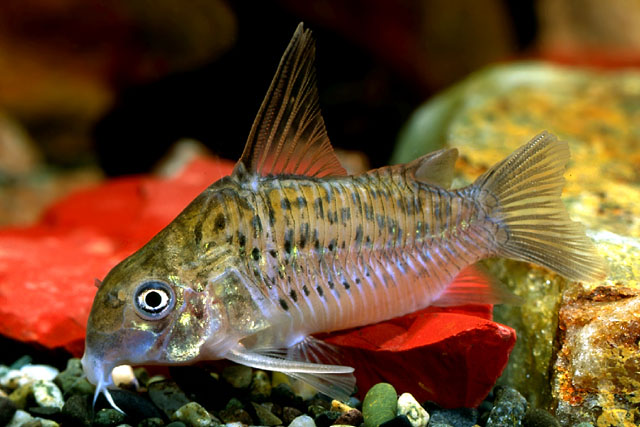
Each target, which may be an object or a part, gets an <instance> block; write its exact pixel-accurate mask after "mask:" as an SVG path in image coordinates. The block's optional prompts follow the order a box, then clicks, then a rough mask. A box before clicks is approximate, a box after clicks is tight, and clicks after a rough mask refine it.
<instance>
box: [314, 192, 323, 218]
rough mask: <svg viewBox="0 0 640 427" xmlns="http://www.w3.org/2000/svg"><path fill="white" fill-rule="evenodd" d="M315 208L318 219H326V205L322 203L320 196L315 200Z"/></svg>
mask: <svg viewBox="0 0 640 427" xmlns="http://www.w3.org/2000/svg"><path fill="white" fill-rule="evenodd" d="M313 210H314V212H315V214H316V219H324V206H323V204H322V198H320V197H318V198H317V199H315V200H314V201H313Z"/></svg>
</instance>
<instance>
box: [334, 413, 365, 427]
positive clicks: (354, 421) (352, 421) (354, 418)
mask: <svg viewBox="0 0 640 427" xmlns="http://www.w3.org/2000/svg"><path fill="white" fill-rule="evenodd" d="M363 421H364V419H363V418H362V412H360V411H358V410H357V409H352V410H350V411H347V412H344V413H342V414H340V416H339V417H338V419H337V420H336V421H335V423H334V424H342V425H350V426H359V425H360V424H362V422H363Z"/></svg>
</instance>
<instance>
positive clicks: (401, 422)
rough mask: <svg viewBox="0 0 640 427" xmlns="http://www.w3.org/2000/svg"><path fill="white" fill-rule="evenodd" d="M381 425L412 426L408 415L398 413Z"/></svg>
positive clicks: (387, 426) (384, 426)
mask: <svg viewBox="0 0 640 427" xmlns="http://www.w3.org/2000/svg"><path fill="white" fill-rule="evenodd" d="M380 427H412V426H411V422H410V421H409V418H408V417H407V416H406V415H398V416H397V417H395V418H392V419H390V420H389V421H387V422H384V423H382V424H380Z"/></svg>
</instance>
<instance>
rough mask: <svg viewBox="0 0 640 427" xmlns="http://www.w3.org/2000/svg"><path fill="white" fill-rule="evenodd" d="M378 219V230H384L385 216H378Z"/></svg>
mask: <svg viewBox="0 0 640 427" xmlns="http://www.w3.org/2000/svg"><path fill="white" fill-rule="evenodd" d="M376 219H377V220H378V228H379V229H383V228H384V216H383V215H380V214H378V215H376Z"/></svg>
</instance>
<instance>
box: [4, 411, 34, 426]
mask: <svg viewBox="0 0 640 427" xmlns="http://www.w3.org/2000/svg"><path fill="white" fill-rule="evenodd" d="M32 420H33V417H32V416H31V415H30V414H29V413H28V412H27V411H23V410H22V409H18V410H17V411H16V413H15V414H13V418H11V421H9V424H7V426H6V427H20V426H21V425H24V424H26V423H28V422H29V421H32Z"/></svg>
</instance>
